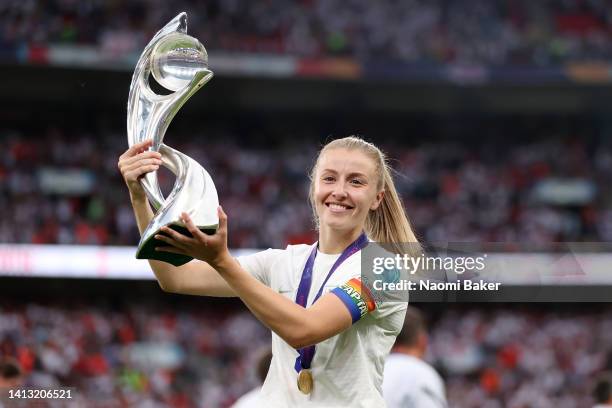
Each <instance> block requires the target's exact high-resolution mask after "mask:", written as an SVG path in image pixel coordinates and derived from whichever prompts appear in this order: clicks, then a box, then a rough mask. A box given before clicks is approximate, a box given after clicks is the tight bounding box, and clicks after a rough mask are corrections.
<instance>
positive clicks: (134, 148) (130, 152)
mask: <svg viewBox="0 0 612 408" xmlns="http://www.w3.org/2000/svg"><path fill="white" fill-rule="evenodd" d="M152 144H153V139H147V140H143V141H142V142H140V143H136V144H133V145H132V146H130V148H129V149H127V150H126V151H125V153H123V154H122V155H121V156H122V157H131V156H134V155H136V154H138V152H139V151H142V150H144V149H147V148H149V147H150V146H151V145H152Z"/></svg>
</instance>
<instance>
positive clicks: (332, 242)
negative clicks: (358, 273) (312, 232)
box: [319, 226, 362, 254]
mask: <svg viewBox="0 0 612 408" xmlns="http://www.w3.org/2000/svg"><path fill="white" fill-rule="evenodd" d="M361 231H362V229H361V228H356V229H354V230H349V231H337V230H332V229H329V228H325V227H323V226H321V228H320V229H319V251H321V252H323V253H324V254H340V253H342V251H344V250H345V249H346V247H348V246H349V245H351V244H352V243H353V241H355V240H356V239H357V238H358V237H359V235H360V234H361Z"/></svg>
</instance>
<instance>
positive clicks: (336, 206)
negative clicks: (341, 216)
mask: <svg viewBox="0 0 612 408" xmlns="http://www.w3.org/2000/svg"><path fill="white" fill-rule="evenodd" d="M325 206H326V207H327V208H329V209H330V210H331V211H332V212H342V211H350V210H352V209H353V208H355V207H352V206H350V205H347V204H343V203H332V202H330V203H325Z"/></svg>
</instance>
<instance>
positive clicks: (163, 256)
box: [136, 224, 217, 266]
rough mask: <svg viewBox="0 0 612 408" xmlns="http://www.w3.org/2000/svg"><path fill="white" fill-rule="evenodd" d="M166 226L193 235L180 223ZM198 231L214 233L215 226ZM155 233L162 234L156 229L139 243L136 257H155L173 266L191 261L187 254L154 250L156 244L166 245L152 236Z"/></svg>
mask: <svg viewBox="0 0 612 408" xmlns="http://www.w3.org/2000/svg"><path fill="white" fill-rule="evenodd" d="M168 227H170V228H172V229H173V230H175V231H176V232H178V233H179V234H182V235H185V236H188V237H190V238H192V237H193V235H191V232H189V230H188V229H187V228H186V227H182V226H180V225H175V224H170V225H168ZM200 231H202V232H203V233H205V234H206V235H214V234H215V233H216V232H217V230H216V229H215V228H200ZM157 234H163V235H165V234H164V233H163V232H161V231H156V232H155V234H152V235H151V238H149V239H148V240H146V241H145V242H143V243H142V245H139V247H138V252H136V259H155V260H156V261H163V262H167V263H169V264H172V265H174V266H181V265H184V264H186V263H187V262H189V261H191V260H192V259H193V258H192V257H191V256H187V255H180V254H173V253H170V252H163V251H156V250H155V247H158V246H168V244H167V243H165V242H164V241H160V240H159V239H156V238H154V236H155V235H157Z"/></svg>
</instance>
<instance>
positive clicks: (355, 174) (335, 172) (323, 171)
mask: <svg viewBox="0 0 612 408" xmlns="http://www.w3.org/2000/svg"><path fill="white" fill-rule="evenodd" d="M325 172H328V173H333V174H338V172H337V171H336V170H333V169H323V170H322V171H321V173H325ZM348 177H364V178H366V179H367V178H368V176H366V175H365V174H363V173H359V172H357V171H354V172H352V173H349V174H348Z"/></svg>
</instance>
